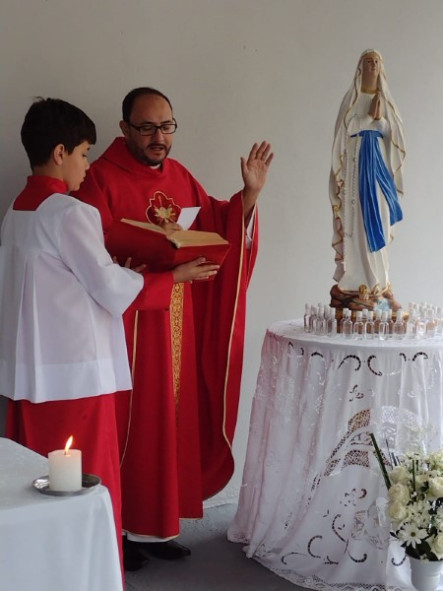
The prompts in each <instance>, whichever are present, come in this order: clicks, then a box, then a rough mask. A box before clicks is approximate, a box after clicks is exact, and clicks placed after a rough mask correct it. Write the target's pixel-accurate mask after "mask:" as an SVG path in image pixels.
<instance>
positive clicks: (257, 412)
mask: <svg viewBox="0 0 443 591" xmlns="http://www.w3.org/2000/svg"><path fill="white" fill-rule="evenodd" d="M442 375H443V340H422V341H418V340H402V341H384V342H380V341H363V340H360V341H346V340H345V339H344V338H343V337H335V338H333V339H331V338H328V337H315V336H311V335H306V334H304V333H303V331H302V328H301V324H300V323H298V322H277V323H275V324H273V325H272V326H271V328H270V329H269V330H268V331H267V334H266V337H265V340H264V343H263V349H262V360H261V367H260V371H259V375H258V380H257V389H256V393H255V397H254V401H253V410H252V415H251V424H250V434H249V441H248V449H247V457H246V463H245V467H244V474H243V484H242V489H241V493H240V499H239V506H238V511H237V514H236V517H235V519H234V522H233V523H232V524H231V526H230V528H229V532H228V537H229V539H230V540H231V541H235V542H241V543H244V544H245V551H246V553H247V556H248V557H253V558H255V559H256V560H258V561H259V562H260V563H262V564H263V565H264V566H266V567H268V568H269V569H271V570H272V571H274V572H276V573H277V574H279V575H281V576H283V577H284V578H286V579H288V580H290V581H292V582H294V583H297V584H298V585H301V586H304V587H308V588H311V589H322V590H323V589H327V590H331V591H333V590H334V591H336V590H337V589H340V590H349V591H350V590H352V591H356V590H366V591H368V590H371V591H385V590H387V589H390V590H394V589H410V588H411V587H410V580H409V566H408V561H404V551H403V549H402V548H400V547H399V546H398V545H397V543H396V542H394V543H389V539H390V538H389V528H388V524H387V522H386V521H384V511H383V503H384V499H385V498H386V488H385V486H384V483H383V480H382V477H381V473H380V469H379V467H378V464H377V461H376V459H375V456H374V454H373V447H372V444H371V441H370V437H369V433H370V432H374V434H375V435H376V436H377V438H378V439H379V441H380V443H381V445H382V446H383V447H385V441H386V439H387V440H388V442H389V446H390V448H391V450H393V451H396V452H397V453H402V452H405V451H409V450H412V449H438V448H440V447H441V446H442V443H443V431H442V412H443V398H442V394H443V383H442Z"/></svg>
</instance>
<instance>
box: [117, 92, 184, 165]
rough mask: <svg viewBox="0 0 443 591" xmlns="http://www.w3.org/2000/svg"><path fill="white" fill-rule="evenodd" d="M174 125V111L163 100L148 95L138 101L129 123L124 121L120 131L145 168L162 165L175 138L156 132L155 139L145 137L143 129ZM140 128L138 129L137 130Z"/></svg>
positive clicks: (159, 131)
mask: <svg viewBox="0 0 443 591" xmlns="http://www.w3.org/2000/svg"><path fill="white" fill-rule="evenodd" d="M172 122H173V115H172V110H171V107H170V106H169V104H168V102H167V101H166V100H165V99H164V98H163V97H161V96H157V95H155V94H146V95H142V96H139V97H137V98H136V99H135V101H134V105H133V107H132V112H131V115H130V117H129V122H127V121H121V122H120V129H121V130H122V132H123V135H124V136H125V138H126V143H127V145H128V148H129V150H130V152H131V153H132V155H133V156H134V157H135V158H136V159H137V160H138V161H139V162H141V163H142V164H146V165H148V166H156V165H158V164H161V163H162V162H163V160H164V159H165V158H166V156H167V155H168V154H169V151H170V149H171V146H172V141H173V137H174V136H173V134H171V133H169V134H166V133H162V131H161V130H160V129H158V128H157V129H156V130H155V132H154V134H153V135H143V133H144V126H146V127H148V126H149V125H152V124H154V125H162V124H167V123H172ZM137 128H138V129H137Z"/></svg>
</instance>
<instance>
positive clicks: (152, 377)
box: [79, 138, 258, 538]
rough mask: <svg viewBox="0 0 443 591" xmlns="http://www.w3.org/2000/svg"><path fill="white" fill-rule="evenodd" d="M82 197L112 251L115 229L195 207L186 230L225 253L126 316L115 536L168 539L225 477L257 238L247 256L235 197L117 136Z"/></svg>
mask: <svg viewBox="0 0 443 591" xmlns="http://www.w3.org/2000/svg"><path fill="white" fill-rule="evenodd" d="M79 197H80V199H82V200H84V201H85V202H87V203H90V204H92V205H95V206H96V207H97V208H98V209H99V211H100V212H101V215H102V221H103V227H104V231H105V243H106V245H107V248H108V250H109V252H110V253H111V254H113V244H116V243H118V242H119V240H121V239H122V235H121V230H122V228H121V223H120V222H119V221H118V220H120V219H122V218H130V219H133V220H140V221H148V222H151V223H159V222H160V221H161V220H162V219H165V216H166V217H167V218H168V219H170V220H172V221H175V220H176V219H177V217H178V214H179V212H180V210H181V208H183V207H194V206H201V210H200V212H199V214H198V216H197V219H196V221H195V222H194V224H193V226H192V228H191V229H197V230H206V231H214V232H217V233H219V234H220V235H221V236H223V237H224V238H226V239H227V240H228V241H229V243H230V245H231V247H230V250H229V253H228V255H227V257H226V259H225V261H224V263H223V266H222V267H221V269H220V271H219V273H218V274H217V276H216V278H215V280H214V281H210V282H198V281H194V282H193V283H192V285H191V284H188V283H186V284H183V283H181V284H176V285H175V286H174V287H173V289H172V293H171V302H170V306H169V308H168V309H165V310H163V311H145V310H140V311H138V312H136V311H134V310H132V309H131V310H130V311H129V312H127V313H126V315H125V327H126V336H127V343H128V350H129V355H130V359H131V363H132V369H133V390H132V391H131V392H128V393H127V395H126V396H123V397H122V396H119V397H117V400H116V403H117V413H118V414H117V420H118V423H119V430H120V443H121V477H122V503H123V528H124V529H125V530H126V531H128V532H130V533H132V534H135V535H139V536H156V537H159V538H171V537H174V536H176V535H178V533H179V518H180V517H184V518H186V517H200V516H202V513H203V509H202V500H203V499H205V498H208V497H210V496H212V495H214V494H216V493H217V492H219V491H220V490H222V489H223V487H224V486H225V485H226V484H227V483H228V481H229V479H230V477H231V476H232V473H233V469H234V461H233V457H232V449H231V446H232V440H233V437H234V430H235V424H236V419H237V410H238V399H239V393H240V381H241V371H242V363H243V342H244V327H245V308H246V288H247V284H248V281H249V278H250V275H251V273H252V269H253V266H254V262H255V257H256V252H257V237H258V236H257V234H258V233H257V231H256V232H255V236H254V240H253V245H252V248H251V249H249V250H247V249H246V248H245V230H244V220H243V204H242V198H241V194H240V193H239V194H236V195H234V196H233V197H232V198H231V200H230V201H229V202H228V201H218V200H216V199H214V198H212V197H209V196H208V195H207V194H206V192H205V191H204V189H203V188H202V187H201V186H200V184H199V183H198V182H197V181H196V180H195V179H194V178H193V177H192V175H191V174H190V173H189V172H188V171H187V170H186V169H185V168H184V167H183V166H182V165H181V164H179V163H178V162H177V161H175V160H172V159H170V158H167V159H166V160H165V161H164V162H163V165H162V167H161V168H157V169H152V168H150V167H148V166H146V165H143V164H141V163H140V162H138V161H137V160H136V159H135V158H134V157H133V156H132V155H131V154H130V152H129V151H128V149H127V147H126V144H125V141H124V138H117V139H116V140H115V141H114V142H113V143H112V144H111V146H110V147H109V148H108V150H107V151H106V152H105V153H104V154H103V155H102V156H101V157H100V158H99V159H98V160H97V161H96V162H95V163H94V164H93V165H92V167H91V169H90V170H89V172H88V174H87V177H86V179H85V181H84V183H83V185H82V187H81V189H80V192H79ZM256 226H257V223H256ZM125 231H126V234H125V240H130V234H128V232H130V231H128V229H126V230H125Z"/></svg>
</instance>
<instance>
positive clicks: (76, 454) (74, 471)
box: [48, 435, 82, 492]
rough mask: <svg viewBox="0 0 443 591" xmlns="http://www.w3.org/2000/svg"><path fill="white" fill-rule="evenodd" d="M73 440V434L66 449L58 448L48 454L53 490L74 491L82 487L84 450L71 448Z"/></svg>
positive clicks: (50, 480) (50, 486)
mask: <svg viewBox="0 0 443 591" xmlns="http://www.w3.org/2000/svg"><path fill="white" fill-rule="evenodd" d="M72 440H73V438H72V435H71V437H70V438H69V439H68V441H67V442H66V446H65V449H56V450H55V451H51V452H49V454H48V459H49V488H50V489H51V490H57V491H66V492H74V491H76V490H80V489H81V487H82V452H81V451H80V450H79V449H70V447H71V445H72Z"/></svg>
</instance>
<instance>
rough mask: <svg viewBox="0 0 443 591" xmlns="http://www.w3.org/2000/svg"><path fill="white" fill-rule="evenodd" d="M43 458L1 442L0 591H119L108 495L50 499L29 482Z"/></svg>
mask: <svg viewBox="0 0 443 591" xmlns="http://www.w3.org/2000/svg"><path fill="white" fill-rule="evenodd" d="M47 474H48V461H47V459H46V458H43V457H42V456H40V455H38V454H36V453H34V452H32V451H30V450H29V449H26V448H25V447H22V446H21V445H18V444H17V443H15V442H13V441H11V440H10V439H5V438H0V589H1V590H2V591H3V590H4V591H121V590H122V577H121V572H120V566H119V557H118V549H117V542H116V534H115V525H114V521H113V514H112V505H111V500H110V497H109V493H108V490H107V489H106V488H105V487H103V486H97V487H95V488H94V489H93V490H91V491H88V493H86V494H83V495H78V496H70V497H65V496H63V497H53V496H47V495H43V494H41V493H39V492H38V491H37V490H35V489H34V488H33V486H32V481H33V480H34V479H35V478H38V477H40V476H45V475H47Z"/></svg>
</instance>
